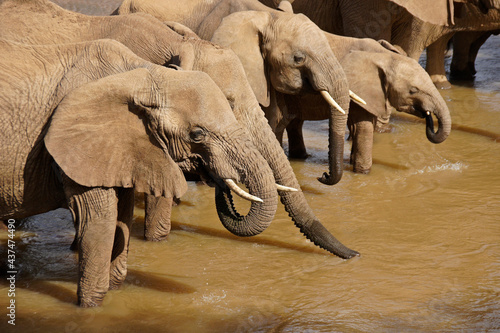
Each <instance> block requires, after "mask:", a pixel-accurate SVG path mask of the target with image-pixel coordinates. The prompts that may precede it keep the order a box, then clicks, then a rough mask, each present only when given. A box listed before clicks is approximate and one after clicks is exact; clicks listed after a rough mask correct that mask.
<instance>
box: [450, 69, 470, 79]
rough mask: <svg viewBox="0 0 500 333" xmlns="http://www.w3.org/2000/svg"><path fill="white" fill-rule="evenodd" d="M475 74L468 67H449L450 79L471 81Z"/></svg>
mask: <svg viewBox="0 0 500 333" xmlns="http://www.w3.org/2000/svg"><path fill="white" fill-rule="evenodd" d="M474 77H475V75H474V74H472V73H471V72H470V71H469V70H468V69H464V70H458V69H451V70H450V79H451V80H456V81H472V80H474Z"/></svg>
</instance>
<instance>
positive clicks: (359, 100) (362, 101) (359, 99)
mask: <svg viewBox="0 0 500 333" xmlns="http://www.w3.org/2000/svg"><path fill="white" fill-rule="evenodd" d="M349 96H350V97H351V99H352V100H354V101H356V102H358V103H361V104H363V105H366V102H365V100H364V99H362V98H361V97H359V96H358V95H356V94H355V93H353V92H352V91H350V90H349Z"/></svg>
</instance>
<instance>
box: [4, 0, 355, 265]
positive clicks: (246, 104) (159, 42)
mask: <svg viewBox="0 0 500 333" xmlns="http://www.w3.org/2000/svg"><path fill="white" fill-rule="evenodd" d="M7 4H9V6H10V7H9V9H8V10H7V9H6V8H7V7H6V6H7ZM29 5H30V6H34V7H30V6H29V7H27V6H26V5H23V4H21V3H19V2H5V3H4V4H3V5H2V7H1V9H2V10H0V16H1V18H2V19H1V20H0V25H2V24H6V25H9V22H11V23H12V24H14V22H16V23H15V24H16V29H0V33H2V34H5V35H6V36H8V37H9V38H11V39H13V38H18V39H20V40H23V38H25V36H26V35H27V33H26V32H25V30H23V29H30V27H31V26H33V25H34V24H35V23H36V26H37V29H36V30H34V31H31V32H30V34H29V36H30V41H31V42H38V43H50V42H51V41H52V42H53V40H57V39H62V40H64V41H66V42H68V41H70V40H71V41H78V40H88V39H93V38H103V37H107V38H113V39H117V40H119V41H121V42H123V43H124V44H125V45H127V47H129V48H130V49H131V50H133V51H134V52H136V53H137V54H140V55H141V57H143V58H145V59H147V60H149V61H151V62H155V63H157V64H175V65H179V66H181V67H184V68H186V67H188V68H189V67H191V68H193V69H196V70H200V71H204V72H206V73H207V74H209V76H210V77H211V78H212V79H213V80H214V81H215V82H216V84H217V85H218V86H219V88H220V89H221V90H222V92H223V93H224V94H225V96H226V98H227V99H228V101H230V104H231V106H232V107H233V113H234V115H235V117H236V119H237V120H238V121H239V122H240V124H241V125H242V127H243V128H244V129H245V130H246V131H247V133H248V134H249V135H250V137H251V138H252V141H253V143H254V145H255V146H256V147H257V149H258V150H259V152H260V153H261V154H262V156H264V158H265V160H266V161H267V163H268V164H269V166H270V167H271V169H272V170H273V173H274V177H275V181H276V183H278V184H281V185H284V186H288V187H292V188H296V189H300V185H299V183H298V181H297V179H296V177H295V175H294V173H293V170H292V168H291V166H290V164H289V162H288V160H287V157H286V155H285V154H284V152H283V150H282V149H281V147H280V145H279V144H278V142H276V140H274V134H273V132H272V131H271V129H270V128H269V126H268V125H267V120H266V119H265V118H264V116H263V112H262V110H261V108H260V106H259V104H258V102H257V100H256V98H255V96H254V94H253V92H252V89H251V87H250V86H249V84H248V81H247V80H246V79H245V73H244V70H243V68H242V66H241V64H240V62H239V60H238V58H237V57H236V56H235V54H234V53H233V52H231V51H230V50H225V49H222V48H220V47H217V46H214V45H212V44H211V43H209V42H206V41H202V40H195V39H192V38H187V39H186V38H184V39H183V38H182V37H181V36H179V35H177V34H175V33H173V32H172V31H171V30H170V29H168V28H166V27H164V26H163V24H162V23H161V22H159V21H156V20H155V19H154V18H152V17H150V16H149V15H146V14H140V13H138V14H133V15H125V16H113V17H88V16H85V15H80V14H77V13H73V12H69V11H65V10H63V9H61V8H59V7H57V6H55V5H53V4H51V3H50V2H47V1H32V2H31V3H29ZM33 8H34V9H35V10H32V9H33ZM54 21H56V23H57V24H60V26H61V28H60V29H55V28H54V27H55V24H56V23H54ZM20 22H26V24H25V25H23V24H19V23H20ZM28 23H29V24H28ZM75 26H76V27H75ZM51 34H52V35H51ZM193 53H194V57H192V56H191V55H192V54H193ZM222 74H223V75H222ZM279 194H280V197H281V200H282V202H283V204H284V206H285V209H286V210H287V211H288V212H289V214H290V216H291V218H292V220H293V221H294V223H295V224H296V226H297V227H298V228H299V229H300V230H301V231H302V233H304V235H305V236H306V237H307V238H309V239H310V240H312V241H313V242H314V243H315V244H316V245H318V246H319V247H321V248H324V249H326V250H327V251H329V252H331V253H334V254H336V255H338V256H340V257H342V258H349V257H352V256H354V255H357V252H355V251H352V250H350V249H348V248H347V247H345V246H344V245H342V244H341V243H340V242H338V240H336V239H335V237H334V236H332V235H331V233H330V232H328V231H327V229H326V228H325V227H324V226H323V225H322V224H321V222H320V221H319V220H318V218H317V217H316V216H315V215H314V213H313V211H312V209H311V208H310V206H309V205H308V204H307V202H306V200H305V197H304V194H303V193H302V192H301V191H299V192H284V191H279ZM148 201H149V202H150V203H151V205H148V207H149V208H148V214H147V216H146V224H145V225H146V226H147V229H146V236H147V238H148V239H150V240H161V239H164V238H165V237H166V236H167V235H168V232H169V231H170V228H169V225H170V214H169V212H170V205H171V204H170V202H169V201H168V200H166V199H161V198H159V199H152V200H148ZM152 207H158V208H154V209H153V208H152Z"/></svg>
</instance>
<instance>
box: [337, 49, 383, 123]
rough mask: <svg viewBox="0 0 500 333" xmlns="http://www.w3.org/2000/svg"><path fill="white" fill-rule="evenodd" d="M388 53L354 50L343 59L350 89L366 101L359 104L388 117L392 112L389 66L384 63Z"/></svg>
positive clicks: (342, 63) (370, 111)
mask: <svg viewBox="0 0 500 333" xmlns="http://www.w3.org/2000/svg"><path fill="white" fill-rule="evenodd" d="M386 55H387V54H385V53H375V52H366V51H352V52H350V53H348V54H347V55H346V56H345V57H344V58H342V60H341V65H342V67H343V68H344V72H345V73H346V76H347V81H348V82H349V89H350V90H352V91H355V92H356V94H358V95H359V96H360V97H361V98H362V99H363V100H364V101H365V102H366V105H363V104H360V103H357V105H359V106H360V107H362V108H363V109H365V110H366V111H368V112H369V113H371V114H373V115H375V116H377V117H388V116H389V115H390V112H391V107H390V104H389V101H388V98H387V97H388V96H387V81H386V75H385V68H384V67H385V66H387V65H386V64H384V62H385V60H386V59H385V58H387V57H386ZM351 103H355V102H351Z"/></svg>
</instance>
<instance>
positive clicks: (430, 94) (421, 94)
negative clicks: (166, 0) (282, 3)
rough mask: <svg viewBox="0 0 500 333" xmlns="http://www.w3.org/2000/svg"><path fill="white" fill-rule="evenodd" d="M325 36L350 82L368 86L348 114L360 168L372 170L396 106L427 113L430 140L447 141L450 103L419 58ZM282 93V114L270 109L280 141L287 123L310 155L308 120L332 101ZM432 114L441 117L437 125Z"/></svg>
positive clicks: (292, 139)
mask: <svg viewBox="0 0 500 333" xmlns="http://www.w3.org/2000/svg"><path fill="white" fill-rule="evenodd" d="M240 14H242V13H236V14H232V15H235V16H236V15H240ZM235 19H236V20H238V18H235ZM325 36H326V37H327V39H328V41H329V43H330V45H331V49H332V51H333V52H334V53H335V56H336V57H337V58H338V59H339V61H340V63H341V65H342V67H343V68H344V72H345V73H346V76H347V79H348V81H349V87H350V88H351V89H352V90H354V91H363V99H364V101H365V103H360V102H357V101H351V105H350V111H349V119H348V125H349V126H348V127H349V131H350V135H351V138H352V149H351V159H350V161H351V164H352V165H353V170H354V172H359V173H368V172H369V171H370V169H371V166H372V146H373V133H374V130H375V128H376V126H377V123H387V122H388V120H389V117H390V115H391V111H392V109H396V110H397V111H401V112H406V113H409V114H412V115H415V116H417V117H420V118H425V119H426V135H427V138H428V140H429V141H430V142H433V143H441V142H443V141H444V140H445V139H446V138H447V137H448V135H449V133H450V131H451V117H450V112H449V110H448V107H447V105H446V103H445V101H444V100H443V98H442V97H441V95H440V93H439V91H438V90H437V89H436V87H435V86H434V85H433V83H432V81H431V79H430V77H429V75H428V74H427V73H426V72H425V70H424V69H423V68H422V67H421V66H420V65H419V64H418V63H417V62H416V61H415V60H413V59H411V58H408V57H406V56H405V55H403V54H401V53H399V51H398V49H397V48H395V47H393V46H392V45H391V44H389V43H388V42H386V41H383V40H382V41H380V42H376V41H374V40H372V39H370V38H364V39H362V38H351V37H342V36H338V35H334V34H329V33H325ZM282 97H283V101H284V102H283V103H284V107H282V108H280V109H277V111H278V112H279V114H267V117H268V119H269V121H270V125H271V128H273V130H274V132H275V133H276V136H277V138H278V141H280V142H282V138H283V132H284V130H285V128H286V131H287V134H288V143H289V155H290V156H291V157H294V158H305V157H306V156H307V153H306V148H305V145H304V139H303V135H302V125H303V123H304V121H305V120H322V119H327V118H328V105H326V104H325V103H324V101H322V100H321V99H319V98H317V97H316V96H314V95H310V94H309V95H304V96H282ZM432 115H434V116H435V117H436V118H437V120H438V129H437V131H435V130H434V122H433V118H432Z"/></svg>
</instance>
